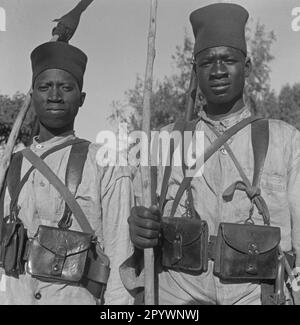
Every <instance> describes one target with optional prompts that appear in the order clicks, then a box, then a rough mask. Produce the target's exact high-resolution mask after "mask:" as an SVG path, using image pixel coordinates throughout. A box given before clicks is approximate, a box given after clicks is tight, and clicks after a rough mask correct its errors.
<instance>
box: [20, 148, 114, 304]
mask: <svg viewBox="0 0 300 325" xmlns="http://www.w3.org/2000/svg"><path fill="white" fill-rule="evenodd" d="M83 144H84V143H83ZM87 150H88V146H86V145H84V146H82V145H76V146H73V147H72V149H71V153H70V158H69V162H68V166H67V171H66V185H67V186H66V185H64V184H63V183H62V182H61V180H60V179H59V178H58V177H57V176H56V175H55V174H54V173H53V171H52V170H51V169H50V168H49V167H48V166H47V164H45V163H44V162H43V161H42V160H41V159H40V158H39V157H38V156H36V155H35V154H34V153H33V152H32V151H29V150H24V151H23V152H22V153H23V155H24V156H25V157H26V159H28V160H29V161H30V162H31V163H32V164H33V166H35V168H36V169H38V170H39V172H41V173H42V174H43V175H44V176H45V177H46V178H47V179H48V180H49V182H50V183H51V184H52V185H53V186H54V187H55V188H56V189H57V190H58V192H59V193H60V194H61V195H62V197H63V199H64V200H65V211H64V213H63V216H62V218H61V220H60V221H59V223H58V228H53V227H48V226H40V227H39V229H38V231H37V233H36V235H35V236H34V238H33V239H32V241H31V243H30V245H29V254H28V262H27V272H28V273H29V274H31V275H32V276H33V277H35V278H38V279H40V280H43V281H48V282H62V283H68V284H72V285H81V286H83V287H85V288H86V289H87V290H88V291H89V292H90V293H91V294H92V295H94V297H96V298H97V299H100V300H101V302H102V298H103V294H104V291H105V289H106V284H107V281H108V277H109V273H110V267H109V264H110V262H109V258H108V256H106V255H105V254H104V252H103V250H102V248H101V247H100V244H99V243H98V242H97V240H96V237H95V235H94V231H93V229H92V228H91V226H90V224H89V221H88V219H87V217H86V216H85V214H84V212H83V211H82V209H81V207H80V206H79V204H78V203H77V201H76V200H75V197H74V196H75V193H76V191H77V188H78V184H80V182H81V177H82V170H83V166H84V161H85V157H86V154H87ZM72 215H73V216H74V217H75V219H76V221H77V222H78V224H79V225H80V227H81V229H82V230H83V232H78V231H72V230H69V228H70V226H71V224H72Z"/></svg>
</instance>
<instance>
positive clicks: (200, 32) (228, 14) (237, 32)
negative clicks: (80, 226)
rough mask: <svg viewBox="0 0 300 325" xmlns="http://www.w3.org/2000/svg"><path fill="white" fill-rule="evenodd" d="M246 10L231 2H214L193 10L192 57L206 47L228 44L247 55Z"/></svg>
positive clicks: (191, 19)
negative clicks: (193, 45) (193, 40)
mask: <svg viewBox="0 0 300 325" xmlns="http://www.w3.org/2000/svg"><path fill="white" fill-rule="evenodd" d="M248 18H249V13H248V11H247V10H246V9H245V8H243V7H241V6H239V5H237V4H233V3H215V4H212V5H209V6H206V7H202V8H199V9H197V10H195V11H193V12H192V13H191V15H190V21H191V24H192V27H193V32H194V36H195V47H194V57H196V55H197V54H198V53H199V52H201V51H203V50H205V49H208V48H211V47H217V46H229V47H234V48H236V49H239V50H241V51H242V52H243V53H244V54H245V55H247V44H246V39H245V26H246V23H247V20H248Z"/></svg>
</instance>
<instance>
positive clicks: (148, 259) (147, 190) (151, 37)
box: [141, 0, 157, 305]
mask: <svg viewBox="0 0 300 325" xmlns="http://www.w3.org/2000/svg"><path fill="white" fill-rule="evenodd" d="M156 17H157V0H151V10H150V24H149V33H148V52H147V65H146V73H145V85H144V95H143V124H142V129H143V132H145V134H146V135H147V144H146V143H145V144H142V147H143V148H145V147H144V145H145V146H146V145H147V148H148V149H147V156H148V157H147V162H148V166H141V178H142V196H143V205H144V206H146V207H149V206H151V172H150V166H151V159H150V140H151V135H150V118H151V110H150V105H151V95H152V85H153V65H154V59H155V37H156ZM144 269H145V304H146V305H154V303H155V302H154V300H155V295H154V252H153V249H152V248H148V249H145V250H144Z"/></svg>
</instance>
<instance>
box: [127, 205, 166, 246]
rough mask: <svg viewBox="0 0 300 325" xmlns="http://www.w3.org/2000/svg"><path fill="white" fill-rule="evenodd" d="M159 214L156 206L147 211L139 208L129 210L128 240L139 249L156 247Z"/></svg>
mask: <svg viewBox="0 0 300 325" xmlns="http://www.w3.org/2000/svg"><path fill="white" fill-rule="evenodd" d="M160 222H161V214H160V211H159V209H158V207H156V206H152V207H150V208H149V209H147V208H145V207H142V206H139V207H134V208H132V209H131V215H130V217H129V218H128V223H129V232H130V238H131V241H132V242H133V244H134V246H136V247H137V248H140V249H145V248H152V247H155V246H157V244H158V240H159V236H160Z"/></svg>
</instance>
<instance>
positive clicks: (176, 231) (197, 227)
mask: <svg viewBox="0 0 300 325" xmlns="http://www.w3.org/2000/svg"><path fill="white" fill-rule="evenodd" d="M205 226H206V223H205V222H204V221H201V220H197V219H191V218H184V217H182V218H176V217H163V218H162V234H163V238H164V239H165V240H166V241H168V242H169V243H174V242H176V241H178V238H179V237H180V240H181V241H182V246H187V245H190V244H191V243H193V242H194V241H196V240H197V239H198V238H199V237H200V236H201V234H202V232H203V230H204V227H205Z"/></svg>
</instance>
